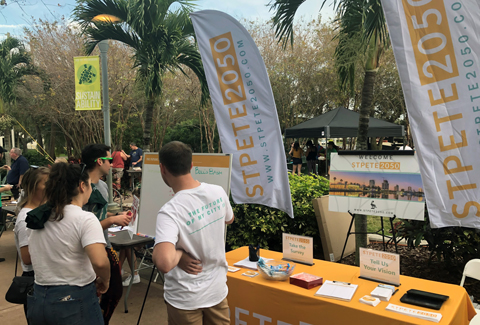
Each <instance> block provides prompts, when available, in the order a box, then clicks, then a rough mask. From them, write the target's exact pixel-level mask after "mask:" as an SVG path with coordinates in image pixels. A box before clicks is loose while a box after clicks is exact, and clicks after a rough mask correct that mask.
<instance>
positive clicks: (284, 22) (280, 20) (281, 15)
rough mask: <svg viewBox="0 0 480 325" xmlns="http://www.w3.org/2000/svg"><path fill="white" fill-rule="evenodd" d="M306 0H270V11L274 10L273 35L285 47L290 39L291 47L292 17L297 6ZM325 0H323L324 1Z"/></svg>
mask: <svg viewBox="0 0 480 325" xmlns="http://www.w3.org/2000/svg"><path fill="white" fill-rule="evenodd" d="M305 1H306V0H274V1H273V2H270V3H269V4H268V6H270V11H275V15H274V16H273V27H274V28H275V36H276V37H277V39H278V41H279V42H282V45H283V47H284V48H285V47H286V46H287V44H288V41H290V44H291V46H292V47H293V18H295V14H296V13H297V10H298V8H299V7H300V5H302V4H303V3H304V2H305ZM325 1H326V0H324V3H325Z"/></svg>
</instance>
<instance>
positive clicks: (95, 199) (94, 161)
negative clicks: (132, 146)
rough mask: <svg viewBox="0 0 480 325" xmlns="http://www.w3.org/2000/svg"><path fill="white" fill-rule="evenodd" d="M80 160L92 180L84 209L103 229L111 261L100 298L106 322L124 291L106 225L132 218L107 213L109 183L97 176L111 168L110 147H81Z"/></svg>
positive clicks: (99, 145) (125, 213)
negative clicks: (107, 277)
mask: <svg viewBox="0 0 480 325" xmlns="http://www.w3.org/2000/svg"><path fill="white" fill-rule="evenodd" d="M82 163H83V164H84V167H85V172H87V173H88V174H89V176H90V180H91V182H92V194H91V195H90V199H89V200H88V203H87V204H86V205H84V206H83V209H84V210H87V211H90V212H93V213H94V214H95V215H96V216H97V218H98V220H100V224H101V225H102V228H103V229H104V234H105V241H106V242H107V247H106V250H107V255H108V259H109V260H110V273H111V274H110V286H109V289H108V291H107V292H106V293H105V294H103V295H102V297H101V299H100V308H101V309H102V313H103V318H104V321H105V324H108V323H109V321H110V318H111V317H112V315H113V311H114V310H115V307H116V306H117V304H118V302H119V301H120V299H121V297H122V294H123V286H122V274H121V268H120V264H119V262H118V256H117V254H116V252H115V251H114V250H113V248H112V245H111V244H110V241H109V240H108V228H109V227H111V226H112V225H113V224H115V225H118V226H128V224H129V223H130V221H131V219H132V217H131V216H129V215H127V212H118V213H116V214H114V213H110V212H107V207H108V186H107V184H106V183H105V182H104V181H102V180H101V179H100V178H101V177H102V176H105V175H107V174H108V172H109V170H110V168H111V167H112V157H111V154H110V147H109V146H106V145H104V144H89V145H87V146H86V147H85V148H83V150H82Z"/></svg>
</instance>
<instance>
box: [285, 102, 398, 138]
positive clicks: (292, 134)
mask: <svg viewBox="0 0 480 325" xmlns="http://www.w3.org/2000/svg"><path fill="white" fill-rule="evenodd" d="M359 119H360V114H359V113H357V112H354V111H351V110H349V109H346V108H344V107H339V108H336V109H334V110H332V111H330V112H327V113H325V114H322V115H320V116H317V117H314V118H312V119H310V120H308V121H305V122H303V123H300V124H298V125H295V126H293V127H291V128H288V129H286V130H285V137H286V138H349V137H356V136H357V130H358V120H359ZM367 135H368V136H369V137H403V136H404V135H405V130H404V128H403V125H397V124H394V123H390V122H386V121H383V120H379V119H376V118H373V117H370V121H369V124H368V134H367Z"/></svg>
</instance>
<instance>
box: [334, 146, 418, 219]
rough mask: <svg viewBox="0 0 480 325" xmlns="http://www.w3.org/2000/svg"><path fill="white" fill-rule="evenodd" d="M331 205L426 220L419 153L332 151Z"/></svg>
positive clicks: (353, 212)
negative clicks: (376, 153)
mask: <svg viewBox="0 0 480 325" xmlns="http://www.w3.org/2000/svg"><path fill="white" fill-rule="evenodd" d="M329 209H330V211H338V212H350V213H352V214H365V215H373V216H383V217H393V216H395V217H397V218H400V219H413V220H423V218H424V209H425V193H424V188H423V185H422V178H421V176H420V169H419V166H418V162H417V159H416V157H415V156H413V155H412V156H407V155H400V156H399V155H395V152H393V153H392V152H390V153H389V152H385V153H382V154H379V155H375V154H370V155H362V154H355V155H353V154H352V155H344V154H342V155H338V154H332V164H331V167H330V198H329Z"/></svg>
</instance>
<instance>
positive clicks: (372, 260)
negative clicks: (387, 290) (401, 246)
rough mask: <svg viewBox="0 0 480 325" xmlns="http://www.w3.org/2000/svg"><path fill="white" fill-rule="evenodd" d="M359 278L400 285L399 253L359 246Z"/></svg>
mask: <svg viewBox="0 0 480 325" xmlns="http://www.w3.org/2000/svg"><path fill="white" fill-rule="evenodd" d="M360 278H364V279H369V280H375V281H378V282H383V283H388V284H393V285H396V286H398V285H400V255H398V254H394V253H388V252H381V251H376V250H373V249H366V248H360Z"/></svg>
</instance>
